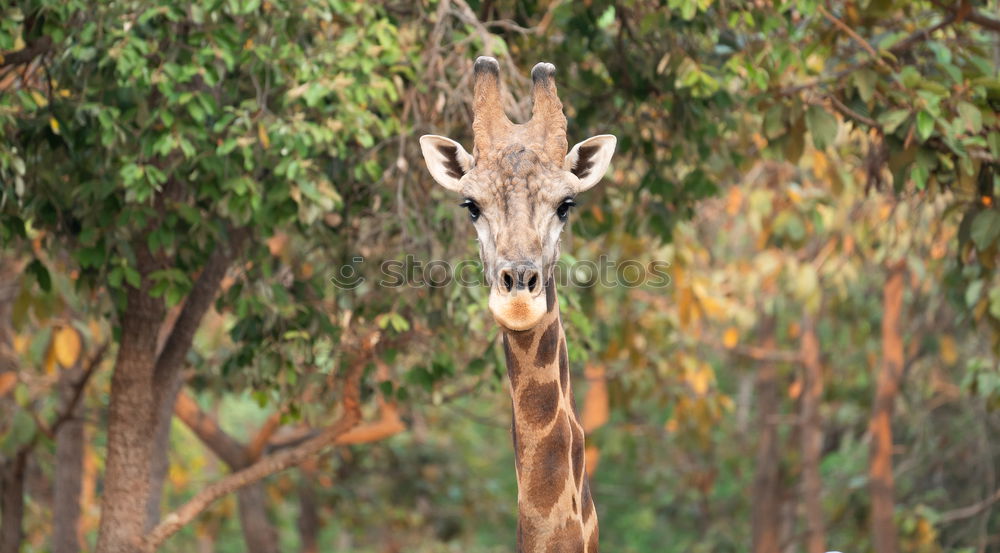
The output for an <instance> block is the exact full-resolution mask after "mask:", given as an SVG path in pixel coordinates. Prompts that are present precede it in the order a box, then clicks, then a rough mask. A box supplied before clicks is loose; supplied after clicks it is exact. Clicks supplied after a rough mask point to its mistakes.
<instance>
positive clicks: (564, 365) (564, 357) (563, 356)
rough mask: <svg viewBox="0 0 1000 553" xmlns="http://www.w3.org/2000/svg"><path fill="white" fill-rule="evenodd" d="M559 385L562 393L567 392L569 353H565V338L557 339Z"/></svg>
mask: <svg viewBox="0 0 1000 553" xmlns="http://www.w3.org/2000/svg"><path fill="white" fill-rule="evenodd" d="M559 386H560V387H562V391H563V394H568V393H569V354H568V353H566V340H560V341H559Z"/></svg>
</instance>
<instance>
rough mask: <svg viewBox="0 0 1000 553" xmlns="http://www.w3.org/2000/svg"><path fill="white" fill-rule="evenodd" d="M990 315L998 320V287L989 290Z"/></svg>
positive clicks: (999, 290)
mask: <svg viewBox="0 0 1000 553" xmlns="http://www.w3.org/2000/svg"><path fill="white" fill-rule="evenodd" d="M990 315H992V316H993V318H994V319H997V320H1000V286H994V287H993V288H992V289H991V290H990Z"/></svg>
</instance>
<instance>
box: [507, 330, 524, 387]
mask: <svg viewBox="0 0 1000 553" xmlns="http://www.w3.org/2000/svg"><path fill="white" fill-rule="evenodd" d="M503 355H504V357H505V358H506V359H507V378H509V379H510V387H511V389H512V390H516V389H517V378H518V377H519V376H520V375H521V365H520V363H518V362H517V356H516V355H514V351H513V350H512V349H511V347H510V342H508V341H507V335H506V334H504V335H503Z"/></svg>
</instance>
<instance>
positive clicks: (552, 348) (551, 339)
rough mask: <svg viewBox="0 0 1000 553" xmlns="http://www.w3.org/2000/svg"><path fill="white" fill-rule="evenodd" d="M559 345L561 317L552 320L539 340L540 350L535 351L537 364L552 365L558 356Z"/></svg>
mask: <svg viewBox="0 0 1000 553" xmlns="http://www.w3.org/2000/svg"><path fill="white" fill-rule="evenodd" d="M558 346H559V319H556V320H554V321H552V323H551V324H549V327H548V328H547V329H545V333H543V334H542V337H541V339H539V340H538V351H537V352H535V366H537V367H545V366H547V365H551V364H552V362H553V361H555V358H556V348H557V347H558Z"/></svg>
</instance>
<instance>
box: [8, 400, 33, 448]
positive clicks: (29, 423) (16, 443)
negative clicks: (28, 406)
mask: <svg viewBox="0 0 1000 553" xmlns="http://www.w3.org/2000/svg"><path fill="white" fill-rule="evenodd" d="M11 418H12V420H11V421H10V423H9V424H10V430H8V431H7V433H6V434H4V436H3V439H0V453H3V454H4V456H7V457H9V456H12V455H13V454H14V453H16V452H17V450H18V449H20V447H21V446H22V445H24V444H26V443H28V442H29V441H31V439H32V437H33V436H34V435H35V421H34V420H32V418H31V415H29V414H28V413H27V412H26V411H25V410H23V409H18V410H17V411H15V412H14V416H13V417H11Z"/></svg>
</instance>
